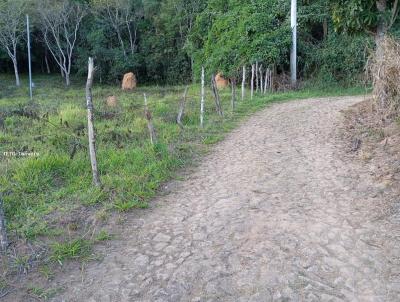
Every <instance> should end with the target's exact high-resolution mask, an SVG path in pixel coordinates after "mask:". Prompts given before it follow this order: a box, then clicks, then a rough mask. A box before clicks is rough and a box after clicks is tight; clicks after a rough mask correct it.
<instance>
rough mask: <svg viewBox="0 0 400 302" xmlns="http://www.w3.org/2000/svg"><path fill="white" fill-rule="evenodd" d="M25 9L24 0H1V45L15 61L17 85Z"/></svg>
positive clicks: (16, 81) (18, 81) (18, 82)
mask: <svg viewBox="0 0 400 302" xmlns="http://www.w3.org/2000/svg"><path fill="white" fill-rule="evenodd" d="M24 11H25V5H24V2H23V1H20V0H5V1H4V0H3V1H0V46H1V47H2V48H4V49H5V51H6V52H7V54H8V56H9V57H10V59H11V61H12V62H13V66H14V72H15V84H16V85H17V86H20V80H19V73H18V59H17V48H18V45H19V43H20V41H21V39H22V36H23V34H24V33H25V26H24Z"/></svg>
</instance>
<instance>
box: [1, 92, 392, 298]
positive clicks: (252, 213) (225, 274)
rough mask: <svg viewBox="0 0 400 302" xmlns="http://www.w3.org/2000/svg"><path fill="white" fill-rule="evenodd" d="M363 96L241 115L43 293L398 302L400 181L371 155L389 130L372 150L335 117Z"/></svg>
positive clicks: (344, 120) (355, 129) (280, 106)
mask: <svg viewBox="0 0 400 302" xmlns="http://www.w3.org/2000/svg"><path fill="white" fill-rule="evenodd" d="M362 100H363V98H362V97H341V98H330V99H308V100H302V101H296V102H287V103H281V104H275V105H273V106H271V107H268V108H266V109H265V110H263V111H261V112H259V113H257V114H256V115H254V116H252V117H251V118H249V119H248V120H247V121H246V122H245V123H243V124H242V125H241V126H240V127H239V128H237V129H236V130H234V131H233V132H232V133H231V134H230V135H228V137H227V138H226V139H225V140H224V141H223V142H222V143H220V144H219V145H217V146H216V148H215V149H214V151H213V152H212V153H211V154H209V155H208V156H206V157H205V158H204V160H203V161H202V163H201V164H200V165H199V166H198V167H196V169H195V171H193V173H189V174H188V175H187V176H186V177H185V179H183V180H181V181H174V182H172V183H170V184H168V186H167V188H166V190H165V194H160V196H159V197H158V198H156V199H155V200H154V202H152V207H151V209H149V210H147V211H145V212H141V213H140V215H139V214H137V213H132V214H131V215H130V216H129V217H128V218H127V220H126V221H125V222H124V224H123V230H121V234H119V239H116V240H112V241H111V244H110V245H109V246H107V247H104V248H103V252H104V255H105V256H104V258H103V259H102V260H101V261H97V262H96V261H94V262H91V263H89V265H88V266H86V267H85V268H84V269H83V270H81V271H79V270H68V269H66V270H65V272H64V273H63V274H58V275H57V276H56V278H55V279H54V280H53V282H52V284H51V286H52V287H53V288H56V287H62V288H64V290H63V291H62V292H60V293H58V294H57V295H56V296H55V297H54V298H53V301H68V302H73V301H88V302H90V301H96V302H100V301H113V302H114V301H143V302H144V301H148V302H150V301H151V302H155V301H171V302H177V301H232V302H233V301H263V302H265V301H398V298H399V296H400V249H399V247H400V229H399V223H400V214H399V213H400V210H399V203H398V201H397V200H396V196H398V195H396V194H397V193H396V192H397V191H396V190H397V189H396V185H397V186H398V183H399V182H398V181H399V178H397V177H398V173H394V172H393V169H392V167H389V166H390V165H389V164H388V165H381V163H382V159H379V158H378V157H377V154H378V153H374V152H378V150H380V148H381V147H382V148H386V149H382V150H385V152H389V151H388V150H390V148H391V146H392V145H393V146H395V145H399V143H398V138H399V136H396V138H395V137H393V140H392V138H390V137H389V139H388V141H387V142H386V143H382V145H379V146H380V147H379V148H378V149H376V148H375V149H371V148H372V147H371V146H372V141H371V142H370V144H371V145H369V143H368V141H367V140H366V137H369V136H365V137H363V136H362V134H360V133H363V132H362V131H361V132H360V131H359V130H360V128H359V127H358V124H357V125H356V124H354V123H353V124H352V123H351V122H350V121H351V119H352V118H353V117H354V114H351V113H348V112H347V113H346V114H343V110H347V109H348V108H349V107H350V106H352V105H354V104H356V103H359V102H361V101H362ZM353 109H354V107H353ZM353 113H354V112H353ZM349 114H350V115H349ZM346 116H347V118H346ZM355 137H356V138H358V139H359V140H360V144H356V145H355V146H354V144H353V143H352V142H353V141H354V138H355ZM375 145H376V143H375ZM369 146H370V147H369ZM368 148H370V149H368ZM388 148H389V149H388ZM393 148H394V147H393ZM396 148H397V149H393V154H391V155H390V156H392V157H394V156H398V155H397V154H399V153H398V147H397V146H396ZM371 150H372V151H371ZM396 150H397V151H396ZM367 152H372V153H371V155H366V154H367ZM379 152H380V151H379ZM382 152H383V151H382ZM396 152H397V153H396ZM382 154H383V153H382ZM382 156H383V155H382ZM392 160H393V159H392ZM393 162H395V161H393ZM396 164H397V166H398V167H400V165H399V161H396ZM386 168H387V169H389V168H390V171H392V172H388V173H389V174H387V173H386V172H384V171H386V170H385V169H386ZM387 171H389V170H387ZM389 176H390V177H389ZM388 179H389V180H388ZM25 298H26V299H24V300H20V301H28V298H29V297H28V298H27V297H25ZM5 299H6V301H19V300H18V299H23V298H22V295H18V293H12V294H10V295H8V296H6V297H5Z"/></svg>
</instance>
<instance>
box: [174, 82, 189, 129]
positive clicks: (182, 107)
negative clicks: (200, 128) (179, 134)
mask: <svg viewBox="0 0 400 302" xmlns="http://www.w3.org/2000/svg"><path fill="white" fill-rule="evenodd" d="M188 89H189V86H186V87H185V92H184V93H183V97H182V99H181V102H180V103H179V112H178V117H177V118H176V122H177V123H178V125H179V127H181V129H183V124H182V117H183V114H184V113H185V104H186V98H187V93H188Z"/></svg>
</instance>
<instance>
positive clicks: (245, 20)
mask: <svg viewBox="0 0 400 302" xmlns="http://www.w3.org/2000/svg"><path fill="white" fill-rule="evenodd" d="M288 11H289V3H288V2H287V1H280V0H268V1H265V0H253V1H245V0H228V1H226V0H225V1H222V0H210V1H209V2H208V6H207V8H206V9H205V10H204V11H203V12H202V13H201V14H200V15H199V16H198V17H197V19H196V23H195V26H194V29H193V30H192V33H191V36H190V43H191V45H192V46H194V45H195V46H197V48H196V49H192V55H194V57H195V64H196V69H197V68H200V66H201V65H205V66H206V67H207V69H208V70H212V71H214V72H217V71H220V72H222V73H223V74H224V75H225V76H228V77H235V76H236V75H237V74H238V72H239V70H240V69H241V66H242V65H243V64H250V63H253V62H255V61H259V62H264V64H265V65H270V64H275V63H278V64H279V63H281V62H283V61H284V60H285V59H286V58H285V57H286V54H287V52H288V51H289V49H290V27H289V23H288Z"/></svg>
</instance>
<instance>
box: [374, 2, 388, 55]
mask: <svg viewBox="0 0 400 302" xmlns="http://www.w3.org/2000/svg"><path fill="white" fill-rule="evenodd" d="M376 7H377V9H378V12H379V16H378V18H379V20H378V26H377V28H376V34H375V44H376V59H377V60H378V61H379V60H381V59H382V58H383V49H382V42H383V40H384V38H385V34H386V32H387V23H386V20H385V16H384V14H385V11H386V0H377V1H376Z"/></svg>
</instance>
